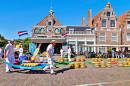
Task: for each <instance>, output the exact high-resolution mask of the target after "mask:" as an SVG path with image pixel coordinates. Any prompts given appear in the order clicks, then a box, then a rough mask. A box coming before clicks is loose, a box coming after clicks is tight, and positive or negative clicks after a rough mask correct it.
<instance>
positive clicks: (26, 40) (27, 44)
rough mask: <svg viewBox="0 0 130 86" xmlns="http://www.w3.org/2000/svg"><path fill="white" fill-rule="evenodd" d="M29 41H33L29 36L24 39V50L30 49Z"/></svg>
mask: <svg viewBox="0 0 130 86" xmlns="http://www.w3.org/2000/svg"><path fill="white" fill-rule="evenodd" d="M29 43H31V39H29V38H28V37H27V38H25V39H23V49H24V50H29Z"/></svg>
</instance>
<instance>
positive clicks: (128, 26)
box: [127, 21, 130, 29]
mask: <svg viewBox="0 0 130 86" xmlns="http://www.w3.org/2000/svg"><path fill="white" fill-rule="evenodd" d="M127 29H130V21H127Z"/></svg>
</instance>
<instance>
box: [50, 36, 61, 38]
mask: <svg viewBox="0 0 130 86" xmlns="http://www.w3.org/2000/svg"><path fill="white" fill-rule="evenodd" d="M52 38H61V36H52Z"/></svg>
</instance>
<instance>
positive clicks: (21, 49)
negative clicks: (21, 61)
mask: <svg viewBox="0 0 130 86" xmlns="http://www.w3.org/2000/svg"><path fill="white" fill-rule="evenodd" d="M20 56H23V48H22V47H21V46H19V57H20Z"/></svg>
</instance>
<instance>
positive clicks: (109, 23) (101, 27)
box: [87, 1, 121, 53]
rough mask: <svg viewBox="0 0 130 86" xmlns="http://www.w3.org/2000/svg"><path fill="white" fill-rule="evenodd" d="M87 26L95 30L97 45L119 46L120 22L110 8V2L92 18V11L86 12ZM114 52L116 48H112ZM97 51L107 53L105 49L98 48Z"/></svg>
mask: <svg viewBox="0 0 130 86" xmlns="http://www.w3.org/2000/svg"><path fill="white" fill-rule="evenodd" d="M87 26H92V28H94V29H95V38H96V44H97V45H121V28H120V21H119V20H118V18H117V17H116V14H115V13H114V11H113V8H112V7H111V4H110V2H109V1H108V4H107V5H106V6H105V7H104V8H103V9H102V10H101V11H100V12H99V13H98V14H97V15H95V16H94V17H93V18H92V10H91V9H89V10H88V23H87ZM113 49H115V50H116V51H118V50H119V49H118V48H117V47H115V48H113ZM96 50H97V52H98V51H101V52H102V53H106V52H107V48H105V47H98V48H97V49H96Z"/></svg>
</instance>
